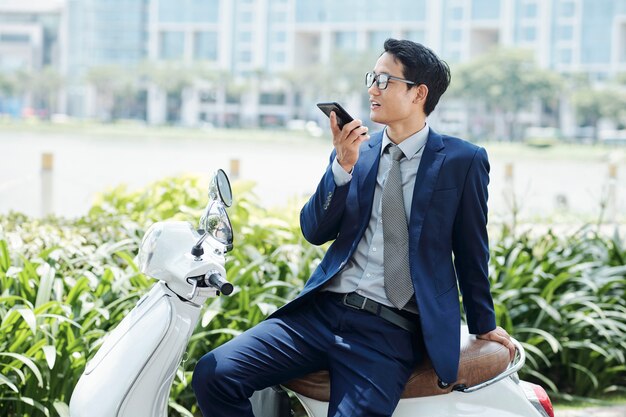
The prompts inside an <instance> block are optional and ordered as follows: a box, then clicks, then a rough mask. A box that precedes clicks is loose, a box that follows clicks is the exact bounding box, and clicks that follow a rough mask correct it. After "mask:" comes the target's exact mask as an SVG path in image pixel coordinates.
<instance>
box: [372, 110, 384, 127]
mask: <svg viewBox="0 0 626 417" xmlns="http://www.w3.org/2000/svg"><path fill="white" fill-rule="evenodd" d="M370 120H371V121H372V122H374V123H379V124H383V125H384V124H385V121H384V120H383V118H382V117H380V115H379V114H378V113H376V112H375V111H370Z"/></svg>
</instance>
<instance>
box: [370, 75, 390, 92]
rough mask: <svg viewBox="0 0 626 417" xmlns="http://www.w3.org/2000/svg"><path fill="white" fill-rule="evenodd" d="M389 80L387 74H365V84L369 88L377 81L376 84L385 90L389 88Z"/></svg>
mask: <svg viewBox="0 0 626 417" xmlns="http://www.w3.org/2000/svg"><path fill="white" fill-rule="evenodd" d="M387 81H389V76H388V75H387V74H374V73H373V72H368V73H367V74H365V85H366V86H367V88H369V87H371V86H372V84H374V82H376V86H377V87H378V88H379V89H380V90H384V89H385V88H387Z"/></svg>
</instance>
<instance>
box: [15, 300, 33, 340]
mask: <svg viewBox="0 0 626 417" xmlns="http://www.w3.org/2000/svg"><path fill="white" fill-rule="evenodd" d="M15 311H17V312H18V313H19V314H20V316H22V318H23V319H24V321H25V322H26V324H27V325H28V328H29V329H30V331H31V332H32V333H33V335H34V336H36V335H37V319H36V318H35V313H34V312H33V310H31V309H30V308H28V307H25V306H17V307H15Z"/></svg>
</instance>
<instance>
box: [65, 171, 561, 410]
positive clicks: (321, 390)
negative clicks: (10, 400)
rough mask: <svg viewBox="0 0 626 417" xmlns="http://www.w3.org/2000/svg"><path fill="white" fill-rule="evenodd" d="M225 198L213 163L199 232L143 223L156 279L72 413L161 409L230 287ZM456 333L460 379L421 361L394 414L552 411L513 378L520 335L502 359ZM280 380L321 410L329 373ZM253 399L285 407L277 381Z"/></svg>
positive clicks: (92, 367) (146, 260)
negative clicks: (203, 323) (204, 322)
mask: <svg viewBox="0 0 626 417" xmlns="http://www.w3.org/2000/svg"><path fill="white" fill-rule="evenodd" d="M231 203H232V194H231V189H230V183H229V181H228V177H227V176H226V174H225V173H224V171H222V170H218V171H217V172H216V174H215V175H214V176H213V179H212V181H211V185H210V186H209V203H208V205H207V208H206V211H205V214H204V216H203V217H202V219H201V221H200V226H201V230H195V229H194V227H193V226H192V225H191V224H190V223H186V222H177V221H168V222H158V223H156V224H154V225H152V226H151V227H150V228H149V229H148V231H147V232H146V234H145V236H144V238H143V241H142V243H141V248H140V250H139V257H138V259H139V266H140V268H141V271H142V272H143V273H144V274H146V275H149V276H151V277H153V278H155V279H157V280H159V281H158V282H157V283H156V284H155V285H154V286H153V287H152V289H151V290H150V291H149V292H148V293H147V294H146V295H145V296H143V297H142V298H141V299H140V300H139V302H138V303H137V306H136V307H135V308H134V309H133V310H132V311H131V312H130V313H129V314H128V316H127V317H125V318H124V320H122V322H121V323H120V324H119V325H118V326H117V327H116V328H115V329H114V330H113V331H112V332H111V333H110V334H109V335H108V336H107V338H106V339H105V341H104V343H103V344H102V346H101V347H100V349H99V350H98V352H97V353H96V355H95V356H94V357H93V359H91V360H90V361H89V362H88V363H87V366H86V368H85V371H84V373H83V375H82V376H81V378H80V380H79V381H78V384H77V385H76V387H75V389H74V392H73V394H72V398H71V401H70V416H71V417H166V416H167V405H168V398H169V391H170V388H171V385H172V381H173V378H174V375H175V373H176V370H177V368H178V366H179V364H180V362H181V359H182V356H183V353H184V351H185V348H186V346H187V342H188V341H189V338H190V337H191V335H192V332H193V330H194V328H195V326H196V323H197V321H198V318H199V315H200V310H201V307H202V305H203V304H204V302H205V301H206V300H207V299H208V298H209V297H216V296H218V295H219V294H220V293H221V294H224V295H229V294H230V293H231V292H232V291H233V286H232V285H231V284H230V283H228V282H227V281H226V280H225V276H226V271H225V269H224V256H225V254H226V252H228V251H229V250H230V249H232V227H231V224H230V220H229V218H228V215H227V213H226V209H225V207H226V206H230V205H231ZM463 332H464V334H463V335H462V350H461V362H460V368H459V378H458V380H457V381H456V382H455V383H454V384H449V385H446V384H443V383H442V382H441V381H440V380H438V378H437V376H436V374H435V372H434V370H433V369H432V367H431V366H430V364H429V363H425V364H422V365H420V366H419V367H418V368H417V369H416V370H415V372H414V373H413V375H412V376H411V379H410V380H409V382H408V384H407V386H406V389H405V391H404V394H403V396H402V399H401V400H400V402H399V404H398V406H397V408H396V410H395V412H394V414H393V417H417V416H427V417H460V416H464V417H470V416H476V417H478V416H480V417H554V412H553V410H552V404H551V403H550V399H549V398H548V396H547V394H546V392H545V391H544V390H543V388H541V387H540V386H538V385H534V384H530V383H528V382H525V381H521V380H520V379H519V378H518V376H517V371H518V370H519V369H520V368H521V367H522V366H523V365H524V361H525V353H524V349H523V347H522V346H521V345H520V344H519V343H518V342H517V341H514V343H515V346H516V348H517V354H516V358H515V359H514V361H513V363H509V353H508V350H507V349H506V348H504V347H503V346H502V345H500V344H498V343H495V342H488V341H484V340H478V339H476V338H475V337H474V336H471V335H469V334H468V333H467V328H464V330H463ZM283 386H284V387H286V388H287V389H289V390H291V391H292V392H293V393H294V394H295V396H296V397H297V398H298V399H299V400H300V402H301V403H302V405H303V407H304V409H305V410H306V412H307V413H308V415H309V416H310V417H322V416H326V415H327V413H328V399H329V396H330V386H329V378H328V373H327V372H325V371H323V372H317V373H315V374H311V375H308V376H305V377H304V378H301V379H297V380H294V381H286V382H285V383H284V384H283ZM443 394H445V395H443ZM252 404H253V409H254V413H255V415H256V416H257V417H287V416H290V415H291V412H290V409H289V401H288V398H287V395H286V393H285V391H284V390H283V389H282V387H271V388H268V389H266V390H263V391H260V392H257V393H255V395H254V396H253V398H252ZM234 417H236V416H234Z"/></svg>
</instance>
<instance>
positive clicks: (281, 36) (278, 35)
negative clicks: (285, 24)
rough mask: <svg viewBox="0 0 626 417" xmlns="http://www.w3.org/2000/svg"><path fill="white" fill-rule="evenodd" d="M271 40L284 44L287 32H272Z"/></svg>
mask: <svg viewBox="0 0 626 417" xmlns="http://www.w3.org/2000/svg"><path fill="white" fill-rule="evenodd" d="M271 40H272V42H275V43H285V41H286V40H287V32H284V31H280V32H272V35H271Z"/></svg>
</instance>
